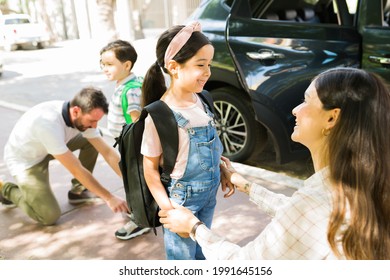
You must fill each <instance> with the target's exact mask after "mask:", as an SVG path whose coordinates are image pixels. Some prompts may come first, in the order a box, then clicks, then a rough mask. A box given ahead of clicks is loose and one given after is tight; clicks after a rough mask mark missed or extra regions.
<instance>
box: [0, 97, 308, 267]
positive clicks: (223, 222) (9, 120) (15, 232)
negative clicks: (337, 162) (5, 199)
mask: <svg viewBox="0 0 390 280" xmlns="http://www.w3.org/2000/svg"><path fill="white" fill-rule="evenodd" d="M22 111H23V108H19V109H18V108H9V106H7V105H4V104H0V115H1V116H2V123H1V128H2V129H1V131H2V133H1V134H0V147H1V151H0V175H1V176H5V179H6V180H12V178H11V177H10V175H9V173H8V171H7V169H6V166H5V164H4V161H3V147H4V145H5V143H6V141H7V138H8V135H9V133H10V132H11V130H12V127H13V125H14V124H15V122H16V121H17V119H18V118H19V117H20V116H21V114H22ZM50 164H51V165H50V180H51V182H52V187H53V191H54V193H55V195H56V197H57V199H58V201H59V203H60V205H61V208H62V212H63V214H62V216H61V218H60V220H59V221H58V223H57V225H54V226H48V227H43V226H39V225H37V224H36V223H35V222H33V221H32V220H30V219H29V218H28V217H27V216H26V215H25V214H23V213H22V212H21V211H20V210H19V209H18V208H13V209H6V208H4V207H3V206H1V205H0V221H1V227H0V228H1V231H0V259H6V260H28V259H40V260H49V259H50V260H76V259H77V260H164V259H165V255H164V245H163V238H162V229H161V227H160V228H158V231H157V236H155V235H154V233H153V232H150V233H148V234H146V235H142V236H139V237H137V238H135V239H132V240H128V241H121V240H118V239H116V238H115V236H114V232H115V231H116V230H117V229H118V228H120V227H121V226H122V225H123V224H124V222H125V220H124V219H123V218H122V215H121V214H114V213H113V212H111V210H110V209H109V208H108V207H107V206H106V205H105V204H104V203H102V202H97V203H94V204H86V205H82V206H78V207H75V206H72V205H70V204H69V203H68V201H67V192H68V190H69V188H70V180H71V175H70V173H69V172H68V171H67V170H65V169H64V168H63V167H62V166H61V165H60V164H59V163H58V162H56V161H52V162H51V163H50ZM235 168H236V169H237V170H238V171H239V172H241V173H243V174H246V175H247V176H249V177H251V180H253V181H256V182H259V183H261V184H262V185H264V186H265V187H267V188H269V189H272V190H274V191H276V192H281V193H285V194H286V195H291V194H292V193H293V192H294V191H295V189H296V188H297V187H299V186H300V185H301V184H302V181H301V180H298V179H295V178H290V177H287V176H284V175H279V174H277V173H274V172H270V171H266V170H263V169H260V168H254V167H251V166H246V165H243V164H235ZM94 175H95V177H96V178H97V179H98V180H100V182H101V183H102V184H103V186H105V187H106V188H108V189H109V190H110V191H112V192H113V193H115V194H117V195H119V196H121V197H124V190H123V187H122V182H121V179H120V178H118V176H117V175H116V174H115V173H114V172H113V171H112V170H111V169H110V168H109V167H108V165H107V164H106V163H105V162H104V160H103V159H102V158H101V157H99V158H98V162H97V164H96V168H95V170H94ZM268 222H269V218H268V217H267V216H266V215H264V214H263V213H262V212H261V211H259V210H258V209H257V208H256V206H255V205H254V204H253V203H251V202H249V200H248V197H247V196H246V195H244V194H242V193H236V194H235V195H234V196H233V197H230V198H228V199H225V198H223V193H222V191H220V192H219V194H218V203H217V208H216V212H215V218H214V222H213V227H212V228H213V230H214V231H215V232H216V233H219V234H221V235H225V236H226V238H227V239H228V240H230V241H232V242H235V243H238V244H240V245H245V244H246V243H247V242H249V241H250V240H252V239H254V238H255V237H256V236H257V235H258V234H259V233H260V232H261V230H262V229H263V228H264V227H265V226H266V224H267V223H268Z"/></svg>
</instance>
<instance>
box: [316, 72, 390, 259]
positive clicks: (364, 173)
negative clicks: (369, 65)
mask: <svg viewBox="0 0 390 280" xmlns="http://www.w3.org/2000/svg"><path fill="white" fill-rule="evenodd" d="M315 87H316V89H317V94H318V97H319V98H320V100H321V102H322V103H323V105H324V109H325V110H327V109H333V108H340V115H339V118H338V120H337V123H336V125H335V127H334V128H333V129H332V131H331V132H330V134H329V136H328V137H329V138H328V144H327V149H328V151H329V153H328V162H329V170H330V177H331V180H332V183H333V187H334V188H333V190H332V197H333V210H332V213H331V217H330V221H329V225H328V241H329V243H330V245H331V248H332V250H333V251H334V253H335V254H336V255H338V256H340V255H343V254H345V256H346V258H347V259H390V180H389V176H390V141H389V136H390V134H389V133H390V92H389V88H388V87H387V85H386V84H385V82H384V81H383V80H382V79H381V78H380V77H378V76H377V75H375V74H372V73H368V72H366V71H363V70H358V69H352V68H336V69H332V70H328V71H326V72H324V73H322V74H320V75H319V76H318V77H317V78H316V79H315ZM340 237H341V239H340ZM340 241H341V246H340V243H339V242H340ZM341 250H342V252H340V251H341Z"/></svg>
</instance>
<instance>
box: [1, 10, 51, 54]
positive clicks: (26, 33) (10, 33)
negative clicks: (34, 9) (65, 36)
mask: <svg viewBox="0 0 390 280" xmlns="http://www.w3.org/2000/svg"><path fill="white" fill-rule="evenodd" d="M49 43H50V35H49V32H48V31H47V29H46V27H45V25H44V24H41V23H35V22H33V20H32V19H31V17H30V16H29V15H26V14H10V15H0V46H2V47H3V48H4V50H6V51H12V50H16V49H17V48H23V47H25V46H34V47H36V48H44V47H46V46H47V45H49Z"/></svg>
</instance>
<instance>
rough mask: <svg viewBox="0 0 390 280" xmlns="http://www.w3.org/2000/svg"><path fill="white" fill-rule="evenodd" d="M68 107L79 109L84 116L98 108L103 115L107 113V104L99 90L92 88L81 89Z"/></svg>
mask: <svg viewBox="0 0 390 280" xmlns="http://www.w3.org/2000/svg"><path fill="white" fill-rule="evenodd" d="M70 106H71V107H74V106H77V107H80V109H81V111H82V112H83V113H85V114H87V113H89V112H91V111H92V110H93V109H96V108H100V109H102V110H103V112H104V113H105V114H107V113H108V102H107V98H106V97H105V96H104V94H103V92H102V91H101V90H100V89H97V88H94V87H86V88H83V89H82V90H81V91H80V92H78V93H77V94H76V95H75V97H73V99H72V100H71V101H70Z"/></svg>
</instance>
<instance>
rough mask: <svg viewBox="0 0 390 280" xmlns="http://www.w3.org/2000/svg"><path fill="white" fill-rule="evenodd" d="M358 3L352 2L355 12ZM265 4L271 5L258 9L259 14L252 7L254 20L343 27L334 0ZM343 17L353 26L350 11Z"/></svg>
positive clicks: (282, 1)
mask: <svg viewBox="0 0 390 280" xmlns="http://www.w3.org/2000/svg"><path fill="white" fill-rule="evenodd" d="M348 1H349V0H348ZM357 1H358V0H351V3H350V5H351V10H353V7H354V2H355V4H356V3H357ZM264 2H267V3H270V4H268V7H266V8H265V9H262V10H260V9H258V8H257V11H258V14H256V13H255V12H253V11H256V7H252V12H253V13H252V17H253V18H258V19H262V20H277V21H289V22H299V23H310V24H316V23H318V24H321V23H324V24H337V25H342V22H343V21H341V19H340V15H339V14H338V9H337V7H336V6H335V4H334V3H333V2H335V1H332V0H328V1H326V0H325V1H324V0H274V1H264ZM348 7H349V6H348ZM345 8H347V7H345ZM343 17H348V22H349V23H350V24H352V18H353V15H352V14H351V13H350V12H349V11H346V12H345V13H343ZM344 22H346V21H344Z"/></svg>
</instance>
